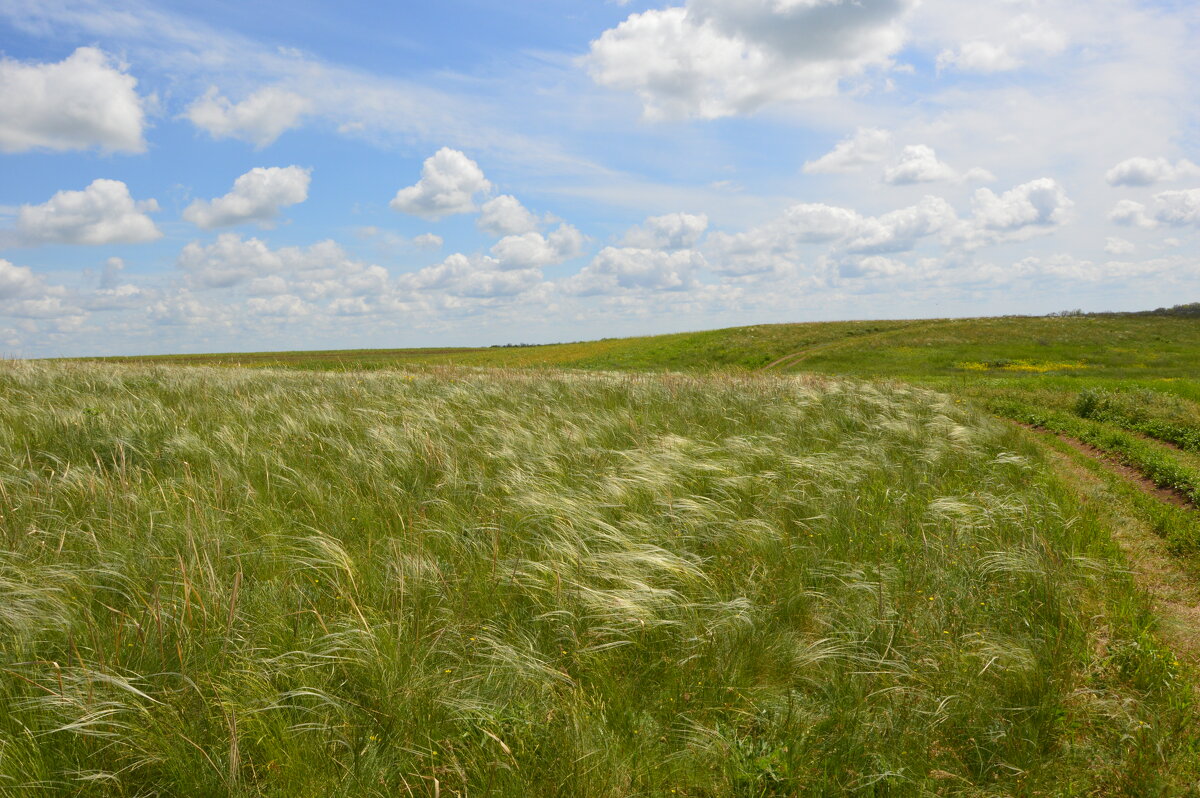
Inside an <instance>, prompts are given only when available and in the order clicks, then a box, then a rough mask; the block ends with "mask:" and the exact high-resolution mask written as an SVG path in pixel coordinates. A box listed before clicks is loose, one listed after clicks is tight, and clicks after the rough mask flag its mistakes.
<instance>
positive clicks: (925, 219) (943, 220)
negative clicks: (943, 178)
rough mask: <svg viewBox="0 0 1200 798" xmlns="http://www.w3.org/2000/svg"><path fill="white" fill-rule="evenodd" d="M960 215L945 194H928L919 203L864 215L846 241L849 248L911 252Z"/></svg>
mask: <svg viewBox="0 0 1200 798" xmlns="http://www.w3.org/2000/svg"><path fill="white" fill-rule="evenodd" d="M957 219H958V215H957V214H956V213H955V212H954V208H952V207H950V203H948V202H946V200H944V199H942V198H941V197H924V198H923V199H922V200H921V201H920V202H919V203H917V204H916V205H912V206H909V207H907V208H901V209H899V210H895V211H890V212H888V213H885V214H883V215H881V216H876V217H871V218H865V219H862V220H861V221H860V222H859V225H858V227H857V229H856V230H854V231H853V234H852V235H851V236H850V237H848V239H847V240H845V241H844V242H843V243H842V248H843V249H845V251H847V252H856V253H876V254H877V253H884V252H907V251H908V250H911V249H912V248H913V247H915V246H916V244H917V241H918V240H919V239H922V238H925V237H927V236H931V235H934V234H936V233H940V232H942V231H943V230H947V229H949V228H950V226H951V225H953V224H954V223H955V222H956V221H957Z"/></svg>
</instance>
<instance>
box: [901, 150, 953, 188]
mask: <svg viewBox="0 0 1200 798" xmlns="http://www.w3.org/2000/svg"><path fill="white" fill-rule="evenodd" d="M957 179H958V172H956V171H955V170H954V169H952V168H951V167H950V166H949V165H947V164H945V163H943V162H941V161H939V160H938V157H937V153H936V152H934V150H933V148H932V147H927V146H926V145H924V144H913V145H910V146H908V147H905V148H904V151H903V152H902V153H901V154H900V160H899V161H898V162H897V163H896V165H895V166H891V167H889V168H888V169H886V170H885V171H884V173H883V181H884V182H885V183H890V184H891V185H893V186H904V185H911V184H913V183H937V182H949V181H952V180H957Z"/></svg>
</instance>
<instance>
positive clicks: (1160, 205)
mask: <svg viewBox="0 0 1200 798" xmlns="http://www.w3.org/2000/svg"><path fill="white" fill-rule="evenodd" d="M1153 208H1154V219H1155V221H1158V222H1161V223H1162V224H1168V225H1172V226H1174V227H1180V226H1182V225H1185V224H1191V225H1198V226H1200V188H1193V189H1189V190H1187V191H1164V192H1163V193H1161V194H1155V195H1154V206H1153Z"/></svg>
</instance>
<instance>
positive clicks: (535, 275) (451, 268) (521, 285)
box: [396, 252, 542, 299]
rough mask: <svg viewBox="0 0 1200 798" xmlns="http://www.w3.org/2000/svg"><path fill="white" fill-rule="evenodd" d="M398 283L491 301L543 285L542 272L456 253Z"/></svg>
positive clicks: (486, 257) (401, 278)
mask: <svg viewBox="0 0 1200 798" xmlns="http://www.w3.org/2000/svg"><path fill="white" fill-rule="evenodd" d="M396 282H397V284H398V286H399V287H400V288H401V289H402V290H409V291H427V292H428V291H436V292H441V293H444V294H446V295H449V296H455V297H473V298H477V299H488V298H496V297H511V296H516V295H518V294H521V293H524V292H525V291H528V290H530V289H531V288H533V287H535V286H537V285H538V284H539V283H541V282H542V271H541V269H538V268H527V269H505V268H504V267H503V265H502V264H501V263H500V261H499V260H497V259H496V258H492V257H488V256H486V255H476V256H467V255H463V254H462V253H460V252H456V253H454V254H453V255H451V256H450V257H448V258H446V259H445V260H444V261H442V262H441V263H439V264H437V265H434V266H427V267H425V268H424V269H421V270H420V271H417V272H412V273H410V274H404V275H401V276H400V277H398V278H397V281H396Z"/></svg>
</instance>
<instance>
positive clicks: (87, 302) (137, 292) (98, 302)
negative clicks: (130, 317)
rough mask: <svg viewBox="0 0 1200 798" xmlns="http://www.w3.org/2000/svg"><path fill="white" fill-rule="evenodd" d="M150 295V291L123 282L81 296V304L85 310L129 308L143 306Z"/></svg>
mask: <svg viewBox="0 0 1200 798" xmlns="http://www.w3.org/2000/svg"><path fill="white" fill-rule="evenodd" d="M150 297H151V294H150V292H148V291H146V290H145V289H143V288H140V287H138V286H136V285H132V284H130V283H125V284H123V285H116V286H113V287H111V288H99V289H97V290H95V291H93V292H92V293H90V294H88V295H87V296H85V297H83V300H82V304H83V307H84V308H85V309H87V310H131V309H133V308H140V307H144V306H145V305H146V304H147V303H148V301H149V300H150Z"/></svg>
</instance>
